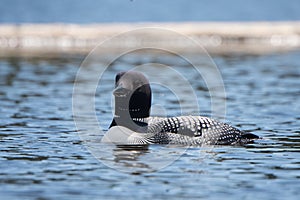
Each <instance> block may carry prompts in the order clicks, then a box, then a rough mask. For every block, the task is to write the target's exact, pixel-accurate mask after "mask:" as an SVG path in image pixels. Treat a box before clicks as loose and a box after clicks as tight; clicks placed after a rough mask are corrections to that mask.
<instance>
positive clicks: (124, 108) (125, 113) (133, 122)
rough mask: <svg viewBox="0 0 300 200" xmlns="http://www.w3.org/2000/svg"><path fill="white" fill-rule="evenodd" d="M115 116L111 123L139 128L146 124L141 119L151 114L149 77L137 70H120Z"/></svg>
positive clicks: (116, 86) (117, 77) (115, 94)
mask: <svg viewBox="0 0 300 200" xmlns="http://www.w3.org/2000/svg"><path fill="white" fill-rule="evenodd" d="M113 94H114V97H115V116H114V119H113V121H112V123H111V125H110V127H112V126H116V125H120V126H125V127H127V128H130V129H134V130H137V129H138V127H140V126H144V125H147V124H143V123H141V122H140V121H139V119H141V118H146V117H149V116H150V108H151V88H150V84H149V81H148V79H147V78H146V77H145V76H144V75H143V74H142V73H141V72H137V71H127V72H120V73H118V74H117V75H116V79H115V89H114V91H113Z"/></svg>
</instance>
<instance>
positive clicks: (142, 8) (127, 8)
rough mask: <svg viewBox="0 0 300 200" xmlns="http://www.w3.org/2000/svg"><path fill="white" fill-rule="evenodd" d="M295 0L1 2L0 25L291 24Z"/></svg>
mask: <svg viewBox="0 0 300 200" xmlns="http://www.w3.org/2000/svg"><path fill="white" fill-rule="evenodd" d="M299 19H300V6H299V1H297V0H289V1H285V0H276V1H273V0H252V1H239V0H228V1H222V0H200V1H199V0H190V1H184V0H173V1H159V0H153V1H147V0H123V1H118V0H86V1H80V0H53V1H39V0H1V2H0V22H1V23H14V24H20V23H80V24H89V23H104V22H105V23H107V22H108V23H111V22H186V21H290V20H299Z"/></svg>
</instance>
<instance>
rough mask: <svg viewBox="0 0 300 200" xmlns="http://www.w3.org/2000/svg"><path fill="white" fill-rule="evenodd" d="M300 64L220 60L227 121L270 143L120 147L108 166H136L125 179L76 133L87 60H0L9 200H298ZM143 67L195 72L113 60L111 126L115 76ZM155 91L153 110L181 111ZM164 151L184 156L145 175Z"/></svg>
mask: <svg viewBox="0 0 300 200" xmlns="http://www.w3.org/2000/svg"><path fill="white" fill-rule="evenodd" d="M299 58H300V52H290V53H286V54H272V55H262V56H242V55H232V56H215V57H214V58H213V59H214V61H215V62H216V64H217V65H218V67H219V69H220V71H221V73H222V76H223V80H224V84H225V89H226V95H227V98H226V105H227V106H226V108H227V114H226V119H225V121H227V122H229V123H230V124H232V125H233V126H236V127H239V128H240V129H243V130H246V131H251V132H253V133H255V134H257V135H259V136H261V137H263V139H262V140H260V141H258V142H256V143H254V144H250V145H247V146H245V147H234V146H219V147H214V148H211V147H203V148H201V147H191V148H189V149H187V150H186V151H185V152H184V153H183V154H182V155H181V153H182V149H183V147H176V146H174V147H163V146H160V145H152V146H149V147H147V148H134V149H130V148H129V149H128V148H127V149H126V148H124V147H114V148H113V151H114V156H112V157H110V158H109V160H108V161H109V162H110V163H113V164H114V165H115V166H116V167H120V166H121V168H123V169H124V168H127V169H129V170H128V172H125V173H124V172H121V171H119V170H116V169H113V168H110V167H107V166H106V165H105V164H103V162H100V161H98V160H97V159H96V158H95V157H94V156H93V155H92V154H91V153H90V152H89V151H88V149H87V148H86V146H85V145H84V143H83V142H82V141H81V139H80V137H79V136H78V133H77V130H76V127H75V124H74V121H73V118H72V92H73V83H74V79H75V76H76V73H77V71H78V69H79V66H80V64H81V62H82V60H83V57H80V56H78V57H76V56H74V57H69V58H57V59H55V58H53V59H41V58H39V59H34V58H2V59H1V60H0V69H1V71H0V113H1V114H0V143H1V144H0V145H1V148H0V185H1V187H0V193H1V198H3V199H20V198H22V199H57V198H65V199H70V198H72V199H87V198H91V199H117V198H118V199H141V198H146V199H150V198H151V199H152V198H155V199H166V198H175V199H176V198H177V199H183V198H187V199H189V198H206V199H217V198H227V199H229V198H230V199H253V198H264V199H298V197H299V195H300V192H299V190H300V131H299V130H300V113H299V111H300V100H299V98H300V65H299ZM174 59H175V60H174ZM145 61H147V62H150V61H151V62H163V63H164V64H170V65H176V66H177V70H178V71H179V72H182V73H187V74H189V71H190V69H189V68H188V66H186V65H185V64H184V63H182V62H180V61H178V62H177V60H176V58H173V57H168V56H166V57H164V58H163V59H162V58H161V57H157V56H153V55H147V54H146V55H143V56H133V57H129V58H128V59H121V60H119V61H118V62H116V63H114V64H113V66H112V67H111V68H109V70H107V72H106V76H105V78H104V79H103V82H101V83H102V84H104V85H102V86H103V87H104V88H106V89H105V92H103V91H102V93H101V91H100V90H99V89H98V91H97V92H98V93H97V94H96V102H97V105H96V111H97V112H96V113H97V117H98V119H99V121H100V125H101V127H103V129H107V126H108V125H109V123H110V120H111V117H112V116H111V115H112V111H111V94H110V90H111V88H113V84H114V76H115V73H116V72H118V71H119V70H121V69H124V68H126V66H131V65H135V64H137V63H143V62H145ZM99 67H101V66H99ZM157 70H158V71H159V68H157ZM191 77H192V76H191ZM191 80H195V81H194V84H195V85H194V86H195V87H196V88H198V89H197V90H196V94H197V96H198V97H199V102H200V103H199V104H200V109H201V111H202V112H203V114H205V115H209V112H210V104H209V101H210V96H209V94H208V91H207V88H206V87H205V85H204V83H203V81H200V80H198V79H196V78H194V77H193V79H191ZM154 90H155V91H154V97H155V99H154V100H153V101H154V103H157V104H160V105H165V107H166V108H167V109H168V110H169V111H168V112H169V113H168V114H170V115H172V114H173V115H177V114H180V112H179V111H178V105H177V104H176V103H177V101H174V100H172V99H170V97H168V95H165V96H160V95H159V94H160V93H163V92H165V91H164V88H163V87H157V86H156V87H154ZM216 117H218V116H216ZM96 134H97V133H96V132H95V135H96ZM107 148H108V147H107ZM160 149H165V150H166V152H167V153H168V156H174V158H177V156H178V155H179V156H180V155H181V156H180V157H179V158H177V159H176V160H175V161H174V162H173V163H171V164H170V165H168V166H167V167H165V168H163V169H161V170H159V171H153V172H147V171H149V166H147V164H148V162H147V161H148V160H149V159H154V158H152V157H153V155H157V154H155V153H156V152H157V151H158V150H160ZM184 150H185V149H184ZM163 156H164V155H162V157H161V159H162V160H163V158H164V157H163ZM155 159H156V161H157V162H159V161H160V159H159V158H158V159H157V158H155ZM150 171H151V170H150Z"/></svg>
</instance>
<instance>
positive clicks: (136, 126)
mask: <svg viewBox="0 0 300 200" xmlns="http://www.w3.org/2000/svg"><path fill="white" fill-rule="evenodd" d="M113 126H124V127H126V128H128V129H130V130H133V131H136V132H146V131H147V126H148V123H147V120H146V118H128V117H126V118H122V117H121V116H117V115H115V116H114V118H113V120H112V122H111V124H110V126H109V128H111V127H113Z"/></svg>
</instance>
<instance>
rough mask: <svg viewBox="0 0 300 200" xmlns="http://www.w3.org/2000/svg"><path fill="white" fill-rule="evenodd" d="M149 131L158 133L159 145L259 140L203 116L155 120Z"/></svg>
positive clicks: (223, 143) (231, 142)
mask: <svg viewBox="0 0 300 200" xmlns="http://www.w3.org/2000/svg"><path fill="white" fill-rule="evenodd" d="M148 130H149V131H150V132H156V133H157V134H156V137H157V138H156V139H157V141H160V142H159V143H179V144H209V145H228V144H231V145H232V144H245V143H249V142H251V141H253V140H254V139H257V138H258V137H257V136H256V135H254V134H251V133H245V132H242V131H240V130H238V129H237V128H234V127H232V126H230V125H228V124H226V123H222V122H219V121H216V120H213V119H210V118H208V117H202V116H181V117H170V118H153V119H152V120H151V121H149V124H148Z"/></svg>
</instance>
